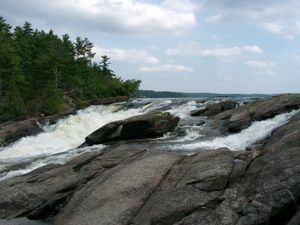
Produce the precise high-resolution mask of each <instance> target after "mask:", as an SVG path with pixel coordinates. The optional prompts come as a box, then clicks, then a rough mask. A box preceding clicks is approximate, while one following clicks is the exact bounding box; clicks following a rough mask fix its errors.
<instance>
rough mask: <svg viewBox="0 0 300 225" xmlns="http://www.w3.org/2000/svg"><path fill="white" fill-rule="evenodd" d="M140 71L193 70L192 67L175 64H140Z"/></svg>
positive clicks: (173, 71)
mask: <svg viewBox="0 0 300 225" xmlns="http://www.w3.org/2000/svg"><path fill="white" fill-rule="evenodd" d="M139 70H140V71H142V72H166V73H181V72H193V68H191V67H187V66H184V65H177V64H161V65H157V66H142V67H140V68H139Z"/></svg>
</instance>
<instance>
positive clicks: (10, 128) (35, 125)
mask: <svg viewBox="0 0 300 225" xmlns="http://www.w3.org/2000/svg"><path fill="white" fill-rule="evenodd" d="M128 100H129V97H127V96H119V97H111V98H103V99H98V100H95V101H92V102H89V103H88V104H87V106H88V105H109V104H112V103H117V102H123V101H128ZM79 109H80V108H76V109H75V108H71V109H68V110H67V111H65V112H62V113H58V114H55V115H51V116H43V115H40V116H36V117H32V118H28V119H24V120H19V121H7V122H4V123H0V146H7V145H9V144H10V143H13V142H15V141H17V140H18V139H20V138H22V137H26V136H31V135H36V134H38V133H41V132H43V129H42V126H44V125H46V124H50V125H51V124H55V123H56V122H57V121H58V120H60V119H62V118H65V117H67V116H70V115H75V114H76V111H77V110H79Z"/></svg>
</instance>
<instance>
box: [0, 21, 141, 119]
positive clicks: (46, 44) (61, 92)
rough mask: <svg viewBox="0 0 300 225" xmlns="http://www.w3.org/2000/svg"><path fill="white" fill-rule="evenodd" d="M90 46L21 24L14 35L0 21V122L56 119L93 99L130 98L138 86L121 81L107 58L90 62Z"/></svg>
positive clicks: (66, 35) (91, 53) (26, 23)
mask: <svg viewBox="0 0 300 225" xmlns="http://www.w3.org/2000/svg"><path fill="white" fill-rule="evenodd" d="M94 56H95V53H93V44H92V43H91V42H90V41H89V40H88V39H87V38H84V39H82V38H80V37H77V38H76V40H75V41H72V40H71V39H70V36H69V35H68V34H65V35H63V36H62V37H60V36H58V35H57V34H55V33H54V32H53V30H50V31H49V32H45V31H43V30H38V29H33V28H32V25H31V24H30V23H28V22H25V24H24V25H23V26H16V27H15V28H14V29H13V28H12V27H11V26H10V25H9V24H8V23H7V22H6V21H5V20H4V19H3V18H2V17H0V121H6V120H10V119H16V118H24V117H27V116H32V115H37V114H41V113H42V114H45V115H49V114H54V113H57V112H61V111H64V110H66V109H68V108H70V107H71V106H72V107H80V106H81V105H84V104H86V103H87V102H90V101H92V100H95V99H99V98H103V97H114V96H123V95H126V96H131V95H133V94H134V93H135V92H136V91H137V90H138V88H139V85H140V81H139V80H135V79H133V80H123V79H121V78H120V77H119V76H117V75H115V74H114V72H113V71H112V70H111V69H110V67H109V64H110V63H109V57H107V56H102V60H101V61H100V62H95V60H93V58H94Z"/></svg>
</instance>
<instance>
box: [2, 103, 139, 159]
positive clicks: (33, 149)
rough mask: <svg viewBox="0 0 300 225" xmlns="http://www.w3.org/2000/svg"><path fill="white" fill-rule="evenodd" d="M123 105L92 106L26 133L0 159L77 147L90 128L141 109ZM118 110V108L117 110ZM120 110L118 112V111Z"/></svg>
mask: <svg viewBox="0 0 300 225" xmlns="http://www.w3.org/2000/svg"><path fill="white" fill-rule="evenodd" d="M119 108H120V106H117V105H112V106H90V107H88V108H86V109H84V110H80V111H78V113H77V115H71V116H69V117H68V118H66V119H62V120H59V121H58V123H57V124H55V125H51V126H48V127H45V128H44V129H45V132H43V133H41V134H39V135H37V136H29V137H24V138H22V139H21V140H19V141H18V142H16V143H14V144H13V145H11V146H9V147H7V148H4V149H3V150H2V151H1V152H0V161H3V162H9V161H11V160H13V161H16V160H23V159H30V158H36V157H43V156H47V155H52V154H57V153H60V152H65V151H67V150H69V149H72V148H76V147H78V146H79V145H80V144H81V143H83V142H84V138H85V137H86V136H87V135H89V134H90V133H91V132H93V131H95V130H96V129H98V128H99V127H101V126H103V125H105V124H106V123H109V122H111V121H115V120H120V119H125V118H128V117H130V116H133V115H138V114H140V113H141V112H140V111H139V110H138V109H129V110H119ZM117 110H119V111H117ZM116 111H117V112H116Z"/></svg>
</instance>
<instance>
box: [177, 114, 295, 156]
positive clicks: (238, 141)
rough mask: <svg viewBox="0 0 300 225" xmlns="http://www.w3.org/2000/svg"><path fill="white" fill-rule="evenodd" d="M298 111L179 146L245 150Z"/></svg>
mask: <svg viewBox="0 0 300 225" xmlns="http://www.w3.org/2000/svg"><path fill="white" fill-rule="evenodd" d="M298 112H300V110H293V111H292V112H290V113H284V114H280V115H277V116H275V117H274V118H271V119H268V120H264V121H257V122H254V123H252V125H251V126H250V127H248V128H247V129H244V130H242V131H241V132H240V133H237V134H232V135H228V136H226V137H218V138H215V139H213V140H211V141H201V142H196V143H191V144H182V145H178V146H177V147H178V148H180V149H184V150H188V151H189V150H195V149H204V148H206V149H216V148H222V147H226V148H229V149H231V150H245V149H246V148H247V147H249V146H251V145H253V144H254V143H256V142H258V141H260V140H262V139H264V138H266V137H267V136H269V135H270V134H271V132H272V131H273V130H274V129H276V128H277V127H280V126H282V125H283V124H285V123H286V122H287V121H288V120H289V119H290V118H291V117H292V116H294V115H295V114H296V113H298Z"/></svg>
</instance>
